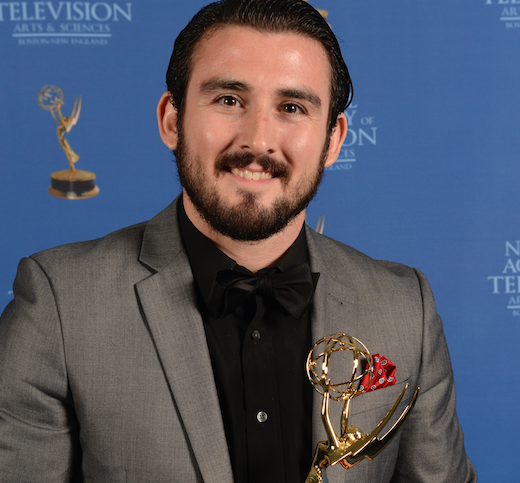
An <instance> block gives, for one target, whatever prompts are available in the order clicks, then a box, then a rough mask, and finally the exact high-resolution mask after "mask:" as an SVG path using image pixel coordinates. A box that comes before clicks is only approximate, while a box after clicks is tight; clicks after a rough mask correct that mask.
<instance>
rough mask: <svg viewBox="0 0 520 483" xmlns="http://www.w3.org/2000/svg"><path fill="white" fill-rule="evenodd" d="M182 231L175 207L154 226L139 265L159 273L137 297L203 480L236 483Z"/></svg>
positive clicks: (143, 285) (140, 287) (143, 284)
mask: <svg viewBox="0 0 520 483" xmlns="http://www.w3.org/2000/svg"><path fill="white" fill-rule="evenodd" d="M177 226H178V224H177V209H176V203H173V204H172V205H170V207H168V208H167V209H166V210H165V211H163V212H162V213H160V214H159V215H157V217H156V218H154V219H153V220H151V221H150V223H149V225H148V226H147V228H146V231H145V236H144V239H143V244H142V251H141V257H140V261H141V263H143V264H144V265H146V266H147V267H148V268H149V269H150V270H151V271H152V272H155V273H154V274H153V275H152V276H150V277H149V278H147V279H145V280H143V281H141V282H139V283H138V284H136V291H137V294H138V298H139V301H140V304H141V307H142V311H143V314H144V318H145V320H146V322H147V324H148V327H149V329H150V334H151V336H152V338H153V340H154V343H155V347H156V349H157V353H158V356H159V359H160V361H161V365H162V367H163V370H164V373H165V375H166V378H167V380H168V384H169V386H170V390H171V392H172V397H173V400H174V404H175V407H176V410H177V411H178V414H179V416H180V418H181V419H182V423H183V426H184V428H185V431H186V434H187V437H188V439H189V442H190V444H191V447H192V449H193V453H194V456H195V459H196V461H197V464H198V466H199V469H200V472H201V474H202V478H203V480H204V481H205V482H215V483H217V482H218V483H221V482H232V481H233V476H232V469H231V463H230V461H229V455H228V449H227V443H226V436H225V433H224V426H223V423H222V416H221V413H220V406H219V401H218V395H217V391H216V386H215V381H214V378H213V370H212V366H211V360H210V356H209V351H208V348H207V343H206V336H205V332H204V327H203V323H202V319H201V316H200V314H199V311H198V310H197V307H196V294H195V289H194V284H193V277H192V274H191V268H190V265H189V261H188V259H187V256H186V254H185V252H184V248H183V246H182V241H181V239H180V235H179V232H178V229H177Z"/></svg>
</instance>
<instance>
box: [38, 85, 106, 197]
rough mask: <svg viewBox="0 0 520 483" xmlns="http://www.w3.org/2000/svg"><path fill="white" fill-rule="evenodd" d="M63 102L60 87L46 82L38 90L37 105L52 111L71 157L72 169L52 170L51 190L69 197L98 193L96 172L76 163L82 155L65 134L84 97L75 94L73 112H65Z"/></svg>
mask: <svg viewBox="0 0 520 483" xmlns="http://www.w3.org/2000/svg"><path fill="white" fill-rule="evenodd" d="M64 103H65V96H64V95H63V91H62V90H61V89H60V88H59V87H56V86H52V85H46V86H44V87H42V89H41V90H40V92H38V105H39V106H40V107H41V108H42V109H45V110H46V111H49V112H50V113H51V114H52V117H53V118H54V120H55V121H56V122H57V123H58V127H57V128H56V131H57V133H58V141H59V143H60V146H61V148H62V149H63V151H64V152H65V155H66V156H67V159H68V161H69V169H65V170H62V171H55V172H54V173H51V186H50V187H49V193H50V194H51V195H53V196H56V197H58V198H65V199H68V200H79V199H83V198H92V197H93V196H96V195H97V194H98V193H99V188H98V187H97V186H96V175H95V174H94V173H91V172H90V171H81V170H78V169H76V168H75V167H74V164H75V163H76V161H77V160H78V159H79V156H78V155H77V154H76V153H75V152H74V151H73V150H72V148H71V147H70V144H69V142H68V141H67V139H66V138H65V134H68V133H69V132H70V131H71V130H72V128H73V127H74V126H75V125H76V124H77V123H78V119H79V114H80V112H81V97H80V98H79V102H78V98H77V97H76V100H75V101H74V107H73V108H72V114H71V115H70V116H63V115H62V113H61V106H63V104H64Z"/></svg>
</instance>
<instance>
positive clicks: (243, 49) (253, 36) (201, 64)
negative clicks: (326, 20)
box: [190, 25, 332, 87]
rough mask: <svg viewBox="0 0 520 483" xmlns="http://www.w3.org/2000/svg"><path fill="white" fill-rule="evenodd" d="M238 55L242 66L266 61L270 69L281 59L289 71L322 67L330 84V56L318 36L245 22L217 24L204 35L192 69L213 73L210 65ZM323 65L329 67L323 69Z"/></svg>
mask: <svg viewBox="0 0 520 483" xmlns="http://www.w3.org/2000/svg"><path fill="white" fill-rule="evenodd" d="M235 57H236V59H239V60H240V63H241V64H242V66H244V65H247V64H253V63H262V64H264V65H265V67H266V68H269V66H270V65H271V66H273V65H274V64H275V63H276V62H278V63H280V61H281V62H283V64H284V67H285V70H286V72H287V73H288V74H289V73H291V72H292V71H291V69H303V68H307V70H308V71H311V72H315V71H316V69H319V70H320V72H321V73H322V75H323V77H324V78H323V81H324V82H325V83H326V85H327V87H328V86H329V85H330V79H331V74H332V67H331V64H330V59H329V56H328V54H327V52H326V51H325V48H324V47H323V45H322V44H321V42H319V41H318V40H317V39H315V38H313V37H310V36H308V35H304V34H301V33H299V32H294V31H275V32H272V31H266V30H261V29H256V28H253V27H249V26H242V25H240V26H238V25H224V26H216V27H213V28H212V29H211V30H210V31H208V32H207V33H206V34H204V36H203V37H202V38H201V39H200V40H199V42H198V43H197V44H196V45H195V47H194V50H193V53H192V57H191V69H190V70H191V73H193V71H194V70H195V68H196V69H197V70H198V71H199V72H201V71H202V72H203V73H204V74H205V75H206V76H211V73H210V72H209V70H208V69H209V68H210V66H212V65H219V66H222V65H226V66H230V65H233V62H234V61H235ZM319 64H321V65H322V66H323V64H326V66H327V67H324V66H323V67H322V68H321V69H320V68H319ZM190 80H191V79H190Z"/></svg>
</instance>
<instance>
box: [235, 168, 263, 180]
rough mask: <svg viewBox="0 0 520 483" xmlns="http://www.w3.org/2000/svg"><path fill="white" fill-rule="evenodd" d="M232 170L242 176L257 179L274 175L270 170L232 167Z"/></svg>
mask: <svg viewBox="0 0 520 483" xmlns="http://www.w3.org/2000/svg"><path fill="white" fill-rule="evenodd" d="M231 172H232V173H233V174H236V175H237V176H240V177H241V178H245V179H251V180H254V181H257V180H259V179H272V177H273V175H272V173H270V172H269V171H249V170H248V169H239V168H231Z"/></svg>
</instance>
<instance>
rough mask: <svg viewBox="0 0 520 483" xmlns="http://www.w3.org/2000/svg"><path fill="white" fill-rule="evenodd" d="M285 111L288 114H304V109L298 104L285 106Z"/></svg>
mask: <svg viewBox="0 0 520 483" xmlns="http://www.w3.org/2000/svg"><path fill="white" fill-rule="evenodd" d="M283 110H284V112H286V113H287V114H301V113H302V112H303V109H302V108H301V107H300V106H298V105H297V104H284V105H283Z"/></svg>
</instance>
